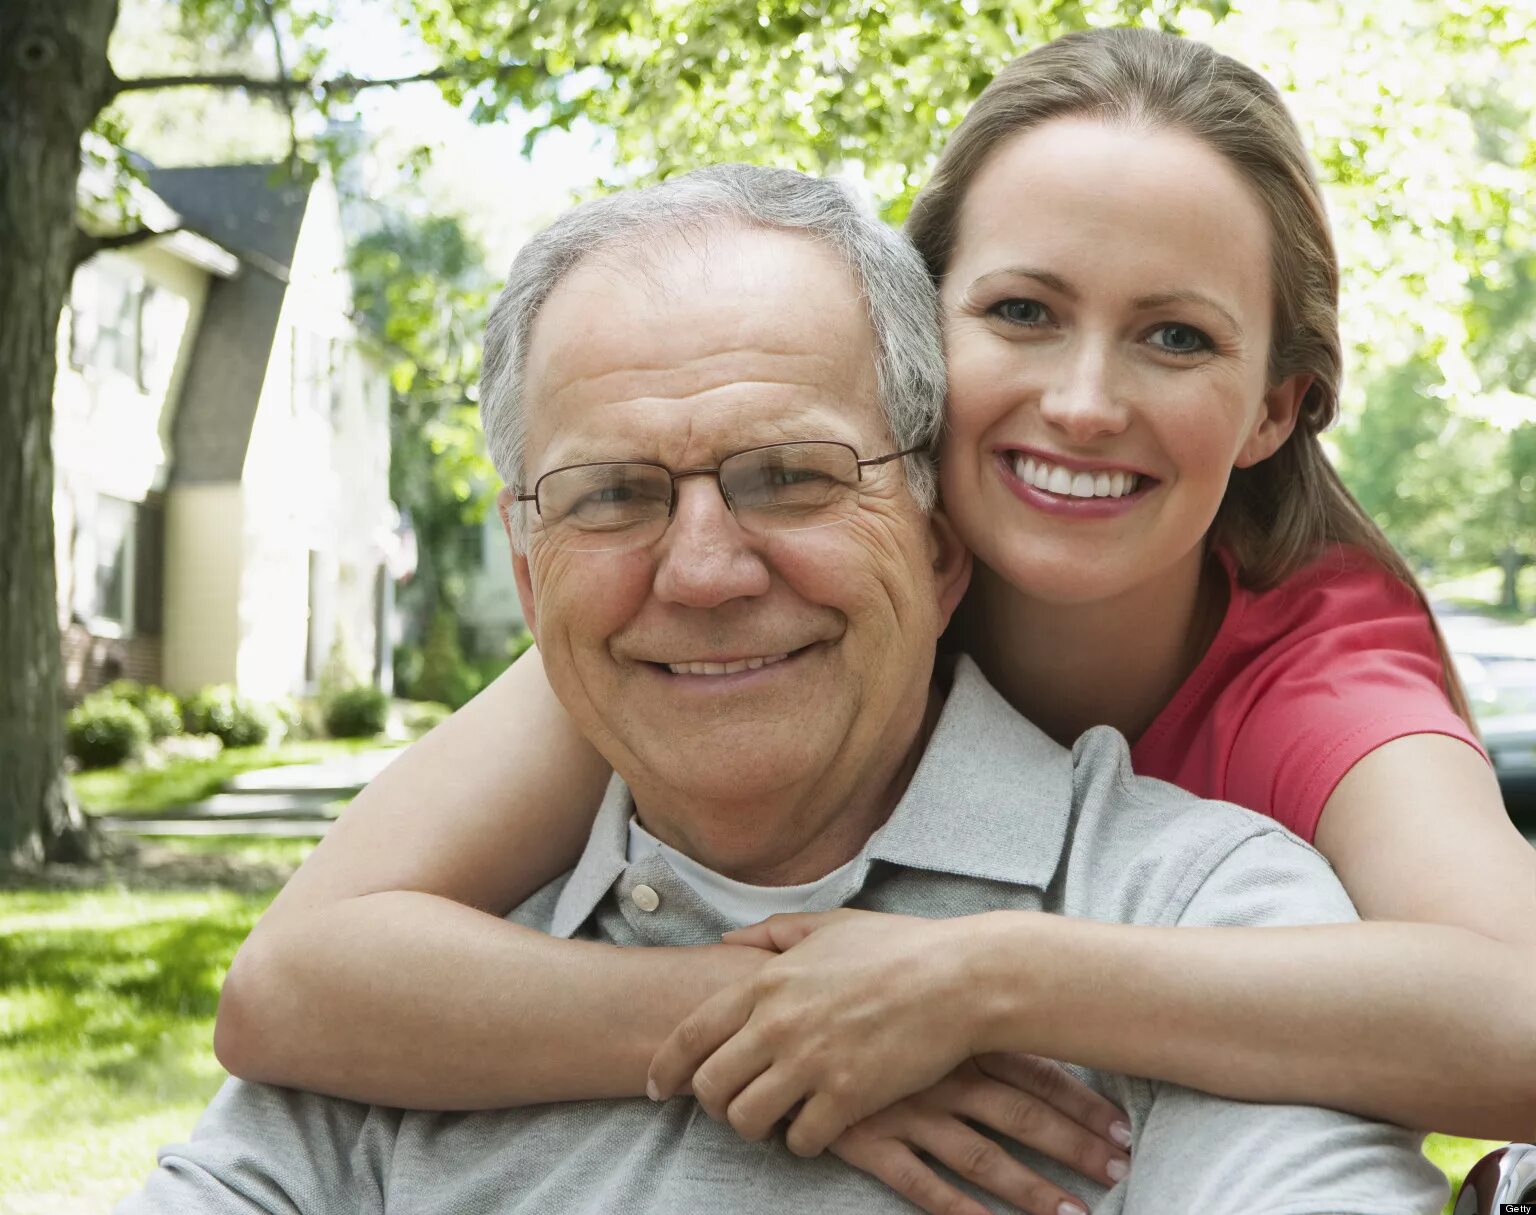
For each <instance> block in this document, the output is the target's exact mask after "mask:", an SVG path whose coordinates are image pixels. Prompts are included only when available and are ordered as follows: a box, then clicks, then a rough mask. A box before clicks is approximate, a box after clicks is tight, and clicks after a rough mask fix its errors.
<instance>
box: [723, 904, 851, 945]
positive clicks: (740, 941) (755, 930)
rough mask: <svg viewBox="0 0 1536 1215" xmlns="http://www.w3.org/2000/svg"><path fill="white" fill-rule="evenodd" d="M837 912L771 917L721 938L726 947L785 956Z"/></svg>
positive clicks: (798, 912)
mask: <svg viewBox="0 0 1536 1215" xmlns="http://www.w3.org/2000/svg"><path fill="white" fill-rule="evenodd" d="M836 914H837V913H836V912H833V911H795V912H784V913H783V914H781V915H771V916H769V917H768V918H767V919H766V920H762V921H760V922H759V923H756V924H748V925H747V926H746V927H745V928H733V929H732V930H731V931H730V932H728V933H726V934H725V936H724V937H722V938H721V939H722V940H723V941H724V942H725V943H726V944H727V945H751V946H752V947H754V948H756V949H771V950H773V952H775V953H783V952H784V951H785V950H786V949H793V948H794V947H795V946H796V945H798V944H800V942H801V941H803V940H805V938H806V937H808V936H810V935H811V933H813V932H815V931H816V930H817V929H818V928H820V927H821V926H822V925H823V924H825V923H827V921H828V920H829V919H831V918H832V917H833V916H835V915H836Z"/></svg>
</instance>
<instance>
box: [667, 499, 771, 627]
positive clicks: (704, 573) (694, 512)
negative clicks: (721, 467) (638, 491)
mask: <svg viewBox="0 0 1536 1215" xmlns="http://www.w3.org/2000/svg"><path fill="white" fill-rule="evenodd" d="M769 580H770V579H769V574H768V566H767V563H766V562H765V561H764V559H763V556H762V551H761V548H760V546H759V544H758V542H757V540H756V538H755V537H753V536H752V535H750V534H749V533H747V532H746V531H745V530H743V528H742V526H741V524H740V523H738V522H737V521H736V516H735V515H733V514H732V513H731V510H730V507H728V506H726V504H725V498H724V497H723V496H722V495H721V493H720V487H719V484H718V483H717V482H716V481H715V479H714V478H713V477H688V478H686V479H684V480H680V481H678V482H677V505H676V506H675V507H674V508H673V511H672V522H671V525H670V526H669V527H668V528H667V530H666V533H665V534H664V535H663V536H662V538H661V539H660V540H659V541H657V544H656V580H655V588H656V595H657V597H658V598H660V599H662V600H664V601H666V602H668V603H676V604H680V605H682V606H684V607H695V608H712V607H719V606H720V605H721V604H723V603H727V602H729V601H730V600H732V599H743V598H749V597H751V596H753V595H762V594H765V593H766V592H767V590H768V584H769Z"/></svg>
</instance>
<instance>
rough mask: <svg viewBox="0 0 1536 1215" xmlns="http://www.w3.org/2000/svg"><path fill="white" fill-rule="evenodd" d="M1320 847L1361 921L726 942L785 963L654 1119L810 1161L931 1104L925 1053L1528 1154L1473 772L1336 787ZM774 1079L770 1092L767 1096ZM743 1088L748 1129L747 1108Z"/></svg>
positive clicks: (694, 1021)
mask: <svg viewBox="0 0 1536 1215" xmlns="http://www.w3.org/2000/svg"><path fill="white" fill-rule="evenodd" d="M1330 819H1331V820H1332V821H1331V824H1330ZM1323 823H1324V825H1325V827H1327V828H1328V829H1327V830H1326V831H1320V832H1319V834H1318V843H1319V845H1320V850H1322V851H1323V852H1324V853H1325V854H1326V855H1328V857H1329V859H1330V860H1331V861H1332V863H1333V866H1334V868H1335V869H1336V871H1337V872H1338V874H1339V877H1340V878H1341V880H1342V881H1343V883H1344V885H1345V887H1346V888H1347V889H1348V891H1349V892H1350V894H1351V896H1352V897H1353V899H1354V901H1355V904H1356V906H1357V908H1358V909H1359V911H1360V913H1361V915H1362V916H1363V917H1364V918H1365V920H1366V921H1367V922H1365V923H1359V924H1331V925H1319V926H1316V927H1263V928H1260V927H1176V928H1170V927H1149V926H1137V925H1122V924H1107V923H1098V922H1095V921H1091V920H1082V919H1070V918H1066V917H1061V916H1045V915H1040V914H1038V913H1032V912H1019V911H999V912H991V913H988V914H984V915H977V916H972V917H968V918H967V919H963V920H953V921H916V922H914V923H912V924H911V925H910V926H908V927H906V928H905V929H900V928H898V929H894V930H893V928H892V924H893V923H896V922H897V921H898V918H897V917H890V916H881V915H877V914H875V913H871V912H835V913H822V914H820V915H811V916H783V917H775V919H774V920H769V921H767V923H766V924H764V925H761V926H758V927H756V928H754V929H749V930H747V931H746V932H744V933H739V934H733V935H732V939H733V940H742V941H744V942H747V943H755V944H760V945H763V946H764V947H769V946H772V947H775V948H779V949H784V950H786V952H785V953H784V955H783V958H782V959H781V960H780V961H779V962H773V963H770V964H769V965H768V966H767V967H765V968H764V969H763V970H762V971H761V972H759V973H757V974H755V975H754V976H752V977H751V978H750V979H749V980H748V981H746V982H743V983H741V984H738V985H737V986H736V987H734V988H732V989H730V990H728V991H726V992H725V993H723V994H721V995H720V996H719V997H717V998H715V999H712V1000H711V1001H710V1002H709V1003H708V1004H707V1005H705V1006H704V1007H703V1008H701V1009H698V1010H696V1011H695V1012H693V1013H691V1014H689V1017H688V1018H687V1020H685V1021H684V1022H683V1023H681V1024H679V1026H678V1027H677V1029H676V1030H674V1031H673V1034H672V1036H671V1038H670V1039H669V1040H668V1042H667V1044H666V1045H665V1046H664V1047H663V1048H662V1051H661V1052H659V1053H658V1057H657V1059H656V1061H655V1062H654V1063H653V1064H652V1078H653V1080H655V1081H656V1084H657V1088H658V1090H659V1091H660V1092H661V1093H662V1094H663V1095H667V1094H669V1093H671V1092H672V1091H674V1089H675V1088H676V1087H678V1086H680V1085H681V1084H683V1083H686V1082H688V1081H689V1079H690V1078H691V1080H692V1083H693V1084H694V1087H695V1090H696V1091H698V1092H699V1093H700V1094H701V1096H700V1099H701V1100H702V1101H705V1103H706V1105H709V1106H710V1108H711V1109H712V1110H717V1111H718V1110H719V1109H723V1108H729V1109H730V1111H731V1114H732V1121H733V1122H735V1121H736V1120H737V1118H738V1117H748V1116H750V1117H751V1118H756V1119H758V1120H759V1121H761V1120H764V1119H766V1120H768V1121H770V1122H771V1121H772V1120H773V1119H774V1118H776V1117H779V1116H781V1115H782V1113H783V1111H784V1110H786V1109H788V1108H789V1107H790V1106H791V1105H793V1104H794V1103H795V1102H799V1101H803V1102H804V1105H803V1107H802V1112H801V1114H800V1115H799V1121H797V1123H796V1126H795V1127H793V1128H791V1132H790V1135H791V1143H792V1144H793V1143H795V1142H796V1138H795V1136H796V1134H797V1132H798V1134H799V1141H798V1142H799V1145H800V1146H799V1148H798V1149H797V1150H806V1151H814V1150H819V1148H820V1147H821V1146H823V1145H824V1144H825V1143H826V1142H827V1141H828V1139H829V1138H831V1137H832V1136H835V1135H836V1134H837V1133H839V1132H840V1130H841V1128H842V1127H843V1126H844V1125H846V1124H847V1122H850V1121H853V1120H856V1119H858V1118H862V1117H864V1116H866V1115H867V1113H868V1111H869V1109H870V1108H874V1107H877V1106H878V1105H880V1104H883V1103H884V1102H886V1101H889V1100H892V1099H894V1098H896V1097H899V1096H900V1095H901V1094H902V1093H903V1092H906V1091H909V1090H910V1089H915V1088H917V1087H919V1086H921V1085H922V1084H924V1083H926V1082H927V1080H926V1077H925V1075H924V1074H923V1069H924V1068H931V1067H932V1066H934V1063H935V1059H934V1055H935V1053H936V1052H937V1053H938V1062H939V1063H940V1064H942V1062H943V1060H944V1057H945V1056H944V1055H943V1052H945V1051H948V1052H950V1053H957V1052H958V1053H975V1052H978V1051H988V1050H1011V1051H1027V1052H1030V1053H1034V1054H1039V1055H1044V1056H1046V1057H1049V1058H1054V1059H1069V1060H1072V1061H1073V1062H1077V1063H1081V1064H1084V1065H1086V1066H1089V1067H1094V1068H1097V1069H1099V1070H1102V1071H1111V1072H1120V1073H1123V1074H1127V1075H1138V1076H1150V1077H1152V1078H1154V1079H1161V1080H1169V1081H1173V1082H1175V1083H1178V1084H1183V1085H1185V1086H1187V1087H1190V1088H1197V1089H1204V1090H1206V1091H1208V1092H1212V1093H1217V1094H1220V1095H1222V1096H1227V1097H1234V1098H1237V1099H1240V1100H1245V1101H1262V1102H1282V1103H1297V1104H1307V1105H1324V1106H1332V1107H1334V1108H1337V1109H1343V1110H1348V1111H1350V1112H1353V1113H1357V1114H1362V1115H1365V1116H1367V1117H1372V1118H1377V1119H1380V1120H1383V1121H1388V1122H1396V1123H1399V1124H1402V1125H1405V1126H1412V1127H1418V1128H1423V1129H1432V1130H1439V1131H1445V1132H1448V1133H1451V1134H1459V1135H1468V1136H1473V1137H1477V1138H1490V1139H1528V1138H1531V1137H1532V1136H1533V1135H1536V851H1533V850H1532V848H1531V846H1530V845H1529V844H1528V843H1526V841H1525V840H1523V839H1522V838H1521V837H1520V835H1519V833H1518V832H1517V831H1515V830H1514V828H1513V826H1512V825H1511V824H1510V822H1509V819H1508V817H1507V816H1506V814H1505V812H1504V808H1503V806H1502V804H1501V802H1500V800H1499V795H1498V789H1497V787H1496V786H1495V784H1494V782H1493V779H1492V775H1491V773H1490V772H1489V769H1488V765H1487V764H1486V763H1485V762H1484V761H1483V759H1482V758H1481V757H1480V756H1478V755H1477V753H1476V752H1475V751H1473V750H1472V749H1471V748H1470V747H1468V746H1466V745H1465V744H1464V743H1462V742H1459V741H1457V740H1454V739H1448V738H1442V737H1440V736H1434V735H1421V736H1414V737H1411V738H1405V739H1400V740H1398V741H1397V742H1394V743H1389V744H1387V745H1386V746H1383V747H1381V748H1379V749H1378V750H1377V751H1375V752H1373V753H1372V754H1371V755H1369V756H1367V757H1366V758H1365V759H1363V760H1361V761H1360V763H1358V764H1357V765H1356V766H1355V767H1354V768H1353V769H1352V770H1351V771H1350V773H1349V774H1348V775H1347V776H1346V777H1345V779H1344V781H1343V782H1341V783H1340V785H1339V787H1338V789H1337V790H1336V791H1335V792H1334V794H1333V796H1332V797H1331V798H1330V799H1329V802H1328V805H1327V808H1326V809H1325V811H1324V815H1323ZM776 921H777V923H776ZM797 955H798V961H797ZM850 976H854V978H850ZM855 982H856V983H857V986H855ZM913 992H936V993H938V994H937V996H935V997H934V998H932V999H926V1000H915V999H913V998H912V993H913ZM849 1010H854V1012H853V1013H852V1014H850V1013H849ZM861 1020H862V1021H868V1022H875V1023H878V1024H879V1025H880V1026H881V1033H880V1034H878V1035H871V1034H869V1033H868V1032H867V1030H866V1029H865V1028H864V1025H863V1024H861ZM738 1039H739V1040H738ZM807 1043H811V1044H812V1045H814V1047H815V1050H814V1052H812V1051H809V1050H807V1049H806V1044H807ZM900 1043H921V1044H922V1046H923V1049H922V1050H914V1049H912V1048H911V1047H910V1046H908V1047H903V1048H897V1047H896V1046H893V1045H892V1044H900ZM925 1052H926V1053H925ZM742 1061H746V1063H745V1065H744V1064H743V1063H742ZM773 1067H778V1068H781V1069H782V1070H783V1078H782V1079H781V1080H779V1081H776V1082H773V1083H769V1082H765V1081H764V1080H762V1079H761V1078H760V1075H759V1074H760V1073H763V1072H764V1071H766V1070H767V1069H769V1068H773ZM749 1071H750V1072H751V1073H752V1075H750V1076H749V1075H747V1072H749ZM745 1081H752V1082H753V1089H752V1091H753V1092H754V1093H758V1094H762V1095H763V1098H762V1100H761V1101H760V1103H759V1104H760V1105H761V1106H762V1108H756V1109H753V1110H747V1109H746V1108H744V1107H745V1106H747V1105H748V1104H751V1103H749V1102H747V1101H746V1099H745V1098H744V1097H742V1096H741V1095H740V1092H741V1087H742V1084H743V1082H745ZM706 1094H707V1096H706ZM818 1103H819V1104H818ZM813 1112H814V1117H813ZM801 1123H805V1124H806V1125H804V1126H801V1125H800V1124H801ZM812 1123H814V1125H812Z"/></svg>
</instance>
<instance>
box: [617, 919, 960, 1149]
mask: <svg viewBox="0 0 1536 1215" xmlns="http://www.w3.org/2000/svg"><path fill="white" fill-rule="evenodd" d="M975 924H976V918H975V917H972V918H970V919H949V920H927V919H921V918H917V917H912V916H898V915H886V914H881V913H876V912H868V911H848V910H843V911H834V912H828V913H822V914H801V915H785V916H774V917H772V918H771V919H768V920H765V921H764V922H763V923H762V924H758V925H755V926H753V927H752V928H748V929H744V930H742V931H740V932H734V933H729V934H727V937H726V940H727V942H728V943H730V944H733V945H752V946H756V947H758V948H767V949H774V950H779V951H782V952H781V956H779V957H777V958H774V959H772V960H770V961H769V962H768V963H767V964H766V965H765V966H763V967H762V968H761V969H760V970H759V971H758V972H757V974H756V975H754V976H753V977H751V978H749V979H745V980H742V981H741V982H738V983H736V984H734V985H732V986H731V987H728V988H726V989H725V990H724V991H722V992H720V993H718V994H717V995H716V996H714V997H712V998H711V999H709V1000H706V1001H705V1002H704V1003H703V1004H701V1005H700V1006H699V1007H698V1009H696V1010H695V1011H694V1012H693V1013H692V1014H691V1015H690V1016H688V1017H687V1018H686V1019H685V1020H684V1021H683V1022H682V1023H681V1024H680V1025H678V1027H677V1028H676V1029H675V1030H674V1031H673V1032H672V1034H671V1036H670V1037H669V1038H668V1039H667V1041H666V1042H665V1043H663V1044H662V1047H661V1049H660V1050H658V1051H657V1053H656V1056H655V1058H654V1059H653V1060H652V1062H651V1068H650V1083H649V1085H648V1086H647V1091H648V1092H649V1093H650V1095H651V1096H652V1098H653V1099H658V1100H659V1099H662V1098H665V1097H668V1096H670V1095H671V1094H673V1093H675V1092H677V1091H678V1090H679V1089H681V1088H683V1087H684V1086H687V1085H689V1084H690V1083H691V1087H692V1089H693V1093H694V1096H696V1097H697V1098H698V1100H699V1102H700V1104H702V1105H703V1106H704V1108H705V1109H706V1110H707V1111H708V1112H709V1113H710V1114H711V1115H712V1116H713V1117H715V1118H717V1119H720V1120H723V1121H729V1122H730V1123H731V1124H732V1125H733V1126H735V1127H736V1128H737V1130H739V1131H740V1132H741V1133H742V1134H743V1135H744V1136H745V1137H747V1138H748V1139H756V1138H761V1137H763V1136H765V1135H767V1134H768V1133H769V1132H770V1131H771V1130H772V1129H773V1128H774V1127H775V1126H776V1125H777V1124H778V1122H779V1121H780V1120H781V1119H783V1118H784V1117H785V1116H786V1115H787V1114H788V1113H789V1111H790V1110H791V1109H793V1108H794V1107H795V1106H797V1105H800V1106H801V1108H800V1110H799V1112H798V1113H797V1114H796V1115H795V1116H794V1118H793V1121H792V1122H791V1125H790V1127H789V1130H788V1132H787V1134H786V1142H787V1143H788V1145H789V1148H790V1150H791V1151H793V1152H795V1153H797V1154H798V1155H802V1156H815V1155H817V1154H818V1153H820V1152H821V1151H822V1150H824V1149H825V1148H826V1147H827V1146H828V1145H829V1144H830V1143H831V1142H832V1141H833V1140H834V1139H836V1138H837V1137H838V1136H839V1135H841V1134H842V1133H843V1132H844V1131H845V1130H847V1129H848V1127H850V1126H851V1125H853V1124H854V1123H855V1122H858V1121H859V1120H860V1119H863V1118H867V1117H868V1116H869V1115H871V1114H873V1113H875V1112H876V1111H878V1110H883V1109H885V1108H886V1107H887V1106H889V1105H892V1104H893V1103H895V1102H897V1101H899V1100H901V1098H903V1097H907V1096H910V1095H911V1094H913V1093H916V1092H918V1091H920V1090H922V1089H926V1088H928V1087H930V1086H931V1085H933V1084H936V1083H937V1082H938V1081H939V1080H940V1079H942V1078H943V1077H944V1076H946V1075H948V1074H949V1073H950V1072H951V1071H952V1070H954V1069H955V1068H956V1067H958V1066H959V1065H960V1064H961V1063H962V1062H964V1061H965V1060H966V1059H968V1058H970V1057H971V1056H972V1055H974V1054H977V1053H978V1050H977V1047H976V1033H975V1031H976V1029H977V1027H978V1026H979V1025H980V1024H981V1018H982V1017H984V1016H985V1013H986V1008H987V1003H988V1002H987V999H986V996H985V993H983V992H980V991H977V990H976V989H975V985H974V984H973V983H972V981H971V980H972V976H971V974H970V971H969V967H968V961H967V959H968V957H969V956H972V955H971V954H969V953H968V951H967V949H966V945H967V944H968V943H974V942H975ZM802 1103H803V1105H802Z"/></svg>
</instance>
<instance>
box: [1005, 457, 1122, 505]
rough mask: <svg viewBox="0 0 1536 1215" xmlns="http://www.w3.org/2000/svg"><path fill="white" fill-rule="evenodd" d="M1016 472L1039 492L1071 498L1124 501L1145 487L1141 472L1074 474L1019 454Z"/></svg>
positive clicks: (1055, 465)
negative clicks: (1122, 499)
mask: <svg viewBox="0 0 1536 1215" xmlns="http://www.w3.org/2000/svg"><path fill="white" fill-rule="evenodd" d="M1013 473H1014V476H1016V477H1018V479H1019V480H1020V481H1025V482H1027V483H1028V484H1030V485H1033V486H1034V487H1035V488H1036V489H1043V490H1045V491H1046V492H1047V493H1052V494H1060V495H1061V496H1063V497H1068V498H1123V497H1125V495H1126V494H1129V493H1134V492H1135V490H1136V487H1137V486H1138V485H1140V484H1141V477H1140V475H1139V474H1137V473H1128V472H1097V473H1086V472H1080V473H1074V472H1070V471H1068V470H1067V469H1065V468H1062V467H1061V465H1059V464H1047V463H1046V462H1045V461H1044V460H1037V459H1035V457H1034V456H1025V455H1020V454H1019V453H1017V452H1015V453H1014V455H1013Z"/></svg>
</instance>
